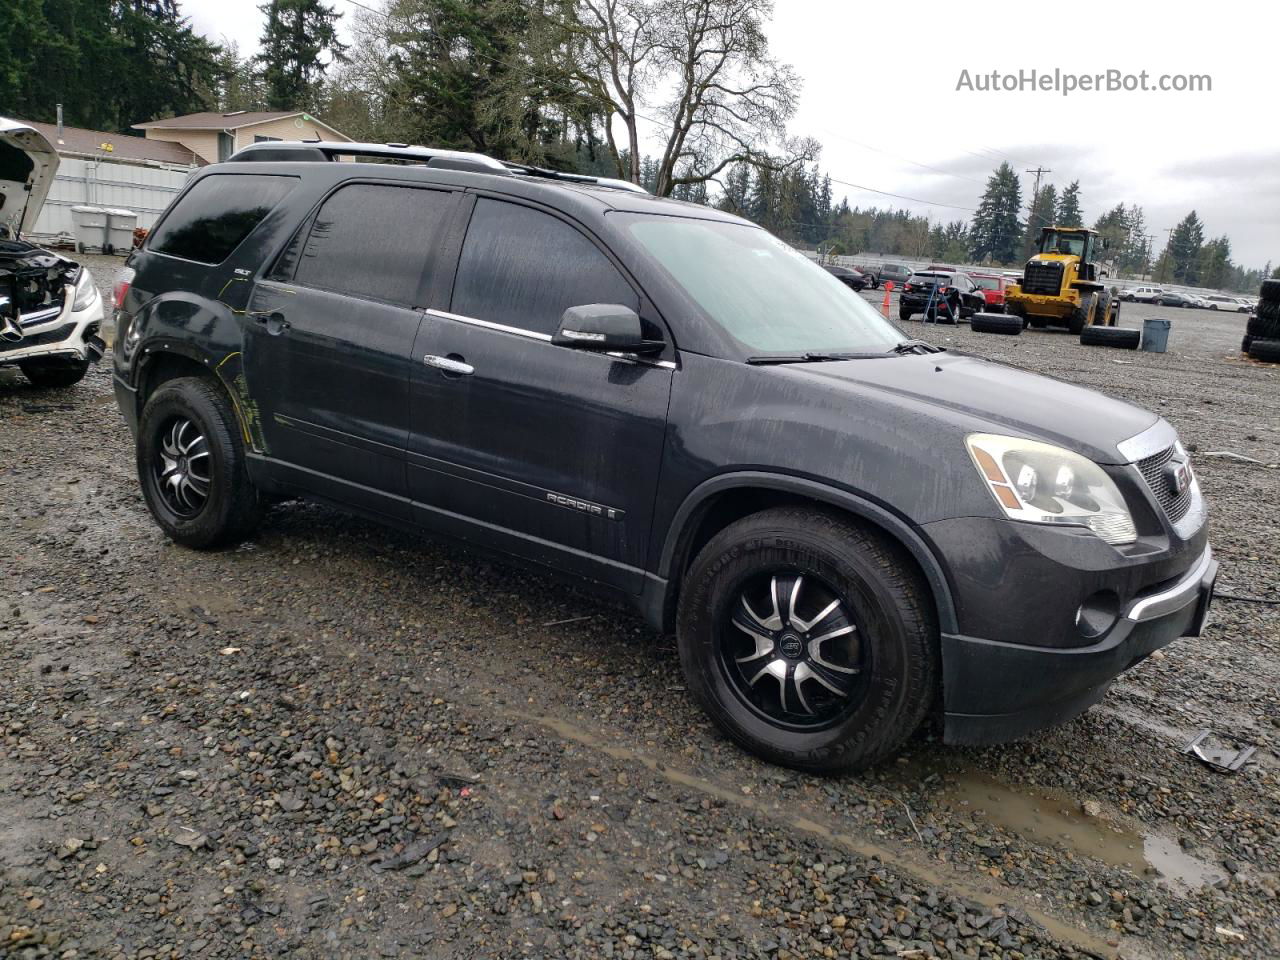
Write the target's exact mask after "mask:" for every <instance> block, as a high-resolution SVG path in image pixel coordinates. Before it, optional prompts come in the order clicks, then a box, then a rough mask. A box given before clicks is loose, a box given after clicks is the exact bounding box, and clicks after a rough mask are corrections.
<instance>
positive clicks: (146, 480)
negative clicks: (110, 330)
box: [136, 377, 265, 550]
mask: <svg viewBox="0 0 1280 960" xmlns="http://www.w3.org/2000/svg"><path fill="white" fill-rule="evenodd" d="M182 422H186V423H187V424H188V425H189V426H190V427H191V429H192V430H193V431H195V433H196V436H197V437H198V438H199V440H200V442H199V443H197V442H190V443H189V446H188V447H187V448H186V449H183V448H182V437H181V436H179V437H178V438H177V444H176V448H177V449H179V450H180V452H181V453H182V457H181V459H180V460H177V461H175V460H173V459H171V458H166V457H165V456H164V453H165V451H166V449H174V446H172V445H171V446H169V447H166V444H167V443H170V442H171V441H172V440H173V439H174V437H175V433H174V431H176V430H177V425H178V424H180V423H182ZM184 435H185V436H186V437H187V439H188V441H190V440H191V437H190V435H189V434H184ZM190 450H195V451H196V452H195V453H190V452H189V451H190ZM197 458H199V459H200V460H201V461H203V462H202V463H201V464H200V468H201V469H202V470H204V471H205V472H204V475H203V476H200V475H199V471H197V469H196V462H197ZM166 462H169V463H177V464H180V466H174V467H173V468H172V469H170V470H166V469H165V464H166ZM136 463H137V468H138V480H139V482H140V483H141V485H142V493H143V496H144V498H145V499H146V501H147V506H148V507H149V508H150V509H151V515H152V516H153V517H155V520H156V523H158V524H159V525H160V528H161V529H162V530H164V532H165V533H167V534H168V535H169V536H170V537H172V538H173V540H174V541H175V542H176V543H180V544H182V545H183V546H187V547H194V548H195V549H198V550H207V549H213V548H215V547H222V546H227V545H229V544H234V543H238V542H239V541H241V540H243V539H244V538H245V537H247V536H248V535H249V534H250V533H252V532H253V530H254V529H255V528H256V527H257V526H258V524H259V523H260V522H261V520H262V515H263V512H264V510H265V502H264V500H263V498H262V497H260V496H259V494H258V491H257V489H256V488H255V487H254V486H253V484H252V482H250V480H249V475H248V472H247V471H246V469H245V456H244V442H243V440H242V439H241V433H240V428H239V425H238V424H237V422H236V418H235V413H234V412H233V410H232V407H231V401H230V400H229V399H228V398H227V395H226V394H225V393H224V392H223V390H222V389H221V387H220V386H219V385H218V384H217V383H216V382H214V381H212V380H208V379H204V378H202V377H182V378H180V379H177V380H170V381H168V382H167V383H165V384H162V385H161V386H160V387H159V388H158V389H157V390H156V392H155V393H153V394H152V395H151V396H150V398H148V400H147V403H146V406H145V407H144V408H143V411H142V417H141V419H140V420H139V424H138V440H137V445H136ZM162 475H163V476H164V477H167V478H168V479H167V480H166V481H165V482H164V486H165V487H171V489H168V490H162V489H161V486H162ZM175 477H177V478H179V480H178V481H176V482H175V483H174V484H172V485H171V484H170V483H169V482H168V480H173V479H174V478H175ZM201 487H203V492H201ZM184 505H185V506H184Z"/></svg>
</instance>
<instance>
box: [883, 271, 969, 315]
mask: <svg viewBox="0 0 1280 960" xmlns="http://www.w3.org/2000/svg"><path fill="white" fill-rule="evenodd" d="M986 302H987V300H986V297H985V296H984V295H983V292H982V289H981V288H980V287H979V286H978V285H977V284H976V283H974V282H973V281H972V280H970V279H969V277H968V275H967V274H964V273H961V272H960V271H958V270H957V271H955V272H949V271H943V270H921V271H919V272H918V273H913V274H912V275H911V277H910V279H909V280H907V282H906V283H904V284H903V285H902V295H901V296H900V297H899V298H898V319H899V320H910V319H911V318H912V317H913V316H914V315H915V314H917V313H922V314H924V316H925V319H926V320H932V321H937V322H940V323H958V322H959V321H960V320H964V319H967V318H969V317H971V316H973V315H974V314H975V313H978V312H980V311H982V310H983V309H985V307H986Z"/></svg>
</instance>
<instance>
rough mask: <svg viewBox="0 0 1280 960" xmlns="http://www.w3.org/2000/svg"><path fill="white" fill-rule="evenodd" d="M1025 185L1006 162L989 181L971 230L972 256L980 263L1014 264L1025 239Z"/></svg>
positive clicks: (974, 216)
mask: <svg viewBox="0 0 1280 960" xmlns="http://www.w3.org/2000/svg"><path fill="white" fill-rule="evenodd" d="M1021 211H1022V185H1021V184H1020V183H1019V182H1018V175H1017V174H1016V173H1014V172H1013V168H1012V167H1011V166H1009V164H1008V163H1002V164H1000V166H999V167H998V168H997V169H996V171H995V172H994V173H993V174H991V176H990V177H989V178H988V179H987V189H986V192H985V193H983V195H982V201H981V202H980V203H979V204H978V209H977V211H976V212H975V213H974V215H973V224H972V226H971V227H970V230H969V241H970V249H971V250H972V255H973V257H974V258H976V259H978V260H991V261H994V262H996V263H1005V264H1009V263H1013V262H1014V261H1015V260H1016V259H1017V256H1018V242H1019V239H1020V237H1021V236H1022V223H1021V222H1020V220H1019V219H1018V217H1019V214H1020V212H1021Z"/></svg>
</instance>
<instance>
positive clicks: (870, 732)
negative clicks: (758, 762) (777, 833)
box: [677, 507, 938, 773]
mask: <svg viewBox="0 0 1280 960" xmlns="http://www.w3.org/2000/svg"><path fill="white" fill-rule="evenodd" d="M677 640H678V645H679V649H680V662H681V665H682V667H683V668H684V673H685V677H686V679H687V681H688V685H689V689H690V690H691V691H692V692H693V694H694V696H695V697H696V698H697V699H698V700H699V701H700V702H701V704H702V706H703V707H704V708H705V709H706V711H707V713H708V714H710V716H711V718H712V720H713V721H715V723H716V724H717V725H718V726H719V727H720V728H721V729H722V730H723V731H724V732H725V733H726V734H728V735H729V736H730V737H731V738H733V739H734V740H735V741H736V742H738V743H739V744H741V745H742V746H744V747H746V748H747V749H748V750H751V751H753V752H754V753H757V754H759V755H760V756H762V757H764V758H765V759H767V760H771V761H773V762H775V763H780V764H784V765H786V766H791V767H796V768H799V769H802V770H809V771H813V772H817V773H834V772H838V771H842V770H849V769H854V768H860V767H865V766H869V765H871V764H874V763H876V762H877V761H879V760H882V759H884V758H885V757H888V756H890V755H891V754H893V753H894V752H895V751H897V750H898V749H899V748H900V747H901V746H902V744H903V743H904V742H905V741H906V740H907V738H908V737H910V736H911V734H912V733H913V732H914V731H915V730H916V728H917V727H918V726H919V725H920V723H921V721H922V720H923V719H924V717H925V715H926V713H927V712H928V710H929V709H930V707H931V706H932V705H933V701H934V697H935V695H936V691H937V682H938V680H937V677H938V654H937V626H936V624H935V623H934V620H933V615H932V605H931V603H930V602H929V595H928V591H927V589H926V588H925V586H924V584H923V582H922V581H921V579H920V577H919V575H918V573H916V571H915V567H914V565H913V564H912V562H911V560H910V558H909V557H908V556H907V555H906V554H905V552H904V551H902V549H901V548H900V547H898V546H897V545H896V544H894V543H893V542H891V541H889V540H887V539H884V538H883V537H882V536H880V535H879V534H877V533H875V532H873V531H870V530H867V529H865V528H863V527H862V526H860V525H857V524H855V523H853V522H851V521H850V520H848V519H846V518H844V517H842V516H840V515H839V514H836V513H829V512H826V511H823V510H818V509H806V508H803V507H780V508H776V509H771V510H766V511H763V512H761V513H758V514H754V515H752V516H750V517H747V518H745V519H743V520H740V521H738V522H737V523H734V524H732V525H731V526H729V527H727V528H726V529H725V530H723V531H721V532H720V533H719V534H717V535H716V536H715V537H714V538H712V540H711V541H710V542H709V543H708V544H707V546H706V547H705V548H703V550H702V551H701V552H700V553H699V554H698V556H697V558H696V559H695V560H694V562H693V564H692V566H691V567H690V570H689V573H688V575H687V576H686V578H685V581H684V585H683V589H682V591H681V597H680V609H679V613H678V618H677Z"/></svg>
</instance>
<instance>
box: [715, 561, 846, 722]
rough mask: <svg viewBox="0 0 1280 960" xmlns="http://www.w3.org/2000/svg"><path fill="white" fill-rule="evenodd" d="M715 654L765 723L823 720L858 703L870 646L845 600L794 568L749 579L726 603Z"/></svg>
mask: <svg viewBox="0 0 1280 960" xmlns="http://www.w3.org/2000/svg"><path fill="white" fill-rule="evenodd" d="M727 619H728V622H727V623H726V624H724V629H723V630H722V633H721V642H720V644H719V646H720V659H721V663H722V666H723V668H724V671H725V673H726V675H727V676H728V678H729V680H730V685H731V686H732V688H733V690H734V692H735V693H736V694H737V696H738V697H739V698H740V699H741V700H743V701H744V702H745V703H746V704H747V705H748V706H750V707H751V708H752V709H754V710H755V711H756V712H758V713H760V714H762V715H763V716H764V717H765V718H766V719H768V720H769V721H770V722H772V723H774V724H778V725H783V726H790V727H798V728H805V729H809V728H814V727H821V726H827V725H830V724H831V723H834V722H836V721H837V720H839V719H840V718H841V717H843V716H845V715H847V714H848V713H849V712H850V711H852V710H853V709H854V708H855V707H856V706H857V705H858V704H859V703H860V702H861V699H862V695H863V690H864V686H865V682H864V681H865V679H866V677H867V675H868V667H869V663H868V658H869V653H870V651H869V649H868V645H867V644H866V643H865V641H864V638H863V637H862V636H861V635H860V633H859V630H858V625H857V623H856V622H855V620H854V617H853V615H852V612H851V610H850V609H849V607H848V605H847V604H846V602H845V600H844V599H843V598H842V597H841V596H840V595H839V594H838V593H837V592H836V591H835V590H833V589H832V588H831V587H830V586H829V585H828V584H826V583H824V582H822V581H821V580H820V579H819V578H817V577H815V576H812V575H810V574H802V573H799V572H798V571H787V572H779V573H770V574H765V575H761V576H757V577H753V578H751V579H749V580H748V581H746V583H745V584H744V585H743V586H742V587H741V589H740V590H739V591H738V593H737V595H736V597H735V598H734V600H733V601H732V602H731V603H730V605H729V608H728V613H727Z"/></svg>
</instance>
